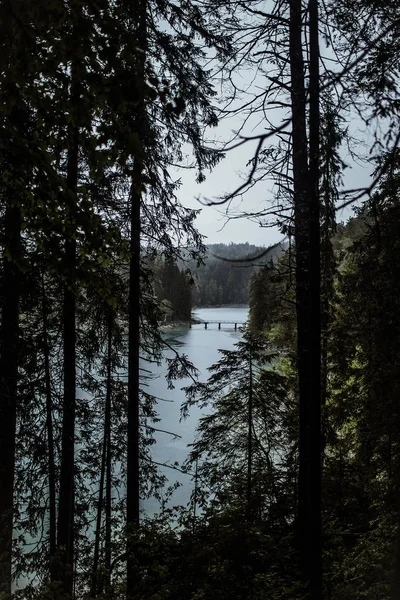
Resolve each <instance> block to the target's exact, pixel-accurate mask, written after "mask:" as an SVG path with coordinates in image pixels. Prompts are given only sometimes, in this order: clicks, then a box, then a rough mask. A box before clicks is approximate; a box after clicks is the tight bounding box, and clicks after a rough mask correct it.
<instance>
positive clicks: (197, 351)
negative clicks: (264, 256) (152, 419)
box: [143, 308, 249, 513]
mask: <svg viewBox="0 0 400 600" xmlns="http://www.w3.org/2000/svg"><path fill="white" fill-rule="evenodd" d="M248 312H249V310H248V308H201V309H197V310H195V311H194V312H193V317H194V318H195V319H199V320H201V321H207V322H210V321H218V322H221V330H218V324H217V323H209V325H208V328H207V330H206V329H205V328H204V325H201V324H199V325H193V326H192V328H191V329H189V328H185V329H174V330H171V331H170V332H168V333H167V334H166V338H167V340H168V342H169V343H170V344H171V345H172V346H173V347H175V348H176V350H178V351H179V352H181V353H184V354H186V355H187V356H188V358H189V360H190V361H192V363H193V364H194V365H195V366H196V367H197V369H198V370H199V379H200V380H201V381H205V380H206V379H207V377H208V373H207V369H208V367H210V366H211V365H212V364H214V363H215V362H217V360H218V359H219V354H218V350H219V349H223V350H231V349H232V348H233V346H234V344H235V343H236V342H237V341H238V340H239V339H240V337H241V333H240V331H236V332H235V330H234V323H238V327H239V326H240V325H242V324H243V323H245V322H246V320H247V317H248ZM223 321H229V324H228V323H223ZM165 356H166V357H172V356H173V353H172V352H171V351H166V352H165ZM151 370H152V375H153V377H154V378H153V379H152V380H151V381H149V387H148V391H149V392H150V393H152V394H153V395H154V396H157V397H158V398H160V400H159V403H158V413H159V415H160V418H161V421H160V423H158V424H157V425H156V427H159V428H160V429H165V430H168V431H171V432H173V433H175V434H177V435H179V436H180V438H178V439H174V438H173V437H172V436H171V435H168V434H166V433H156V435H155V437H156V440H157V443H156V444H155V445H154V446H153V449H152V456H153V459H154V460H155V461H157V462H160V463H166V464H171V465H173V464H174V463H175V462H178V463H183V462H184V460H185V459H186V457H187V455H188V445H189V444H191V443H193V440H194V436H195V429H196V425H197V422H198V420H199V417H200V415H201V411H200V410H199V409H197V408H195V407H194V408H192V409H191V411H190V416H189V417H188V418H187V419H186V420H184V421H182V422H180V407H181V404H182V402H183V401H184V400H185V394H184V392H183V391H182V390H181V388H182V387H183V386H185V385H188V384H189V383H190V381H189V379H187V380H182V381H177V382H176V386H175V389H174V390H168V388H167V385H166V382H165V372H166V363H165V361H163V364H162V365H160V366H157V365H152V366H151ZM162 471H163V472H164V473H165V474H166V475H167V476H168V478H169V481H170V482H174V481H179V482H180V483H181V487H180V488H178V489H177V490H176V492H175V493H174V497H173V501H172V504H173V505H176V504H186V503H187V502H188V500H189V497H190V493H191V491H192V485H193V484H192V481H191V478H190V476H189V475H184V474H181V473H179V472H177V471H175V470H172V469H169V468H164V467H163V468H162ZM143 508H145V510H146V512H149V513H152V512H157V511H158V508H159V505H158V503H157V502H156V501H153V500H151V501H150V500H149V501H146V503H145V504H144V505H143Z"/></svg>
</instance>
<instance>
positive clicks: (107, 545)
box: [104, 397, 112, 594]
mask: <svg viewBox="0 0 400 600" xmlns="http://www.w3.org/2000/svg"><path fill="white" fill-rule="evenodd" d="M109 410H110V417H109V423H110V426H109V428H108V432H107V433H108V435H107V440H106V446H107V455H106V513H105V542H104V566H105V572H106V574H105V592H106V594H107V593H109V591H110V588H111V510H112V506H111V502H112V500H111V486H112V473H111V397H110V405H109Z"/></svg>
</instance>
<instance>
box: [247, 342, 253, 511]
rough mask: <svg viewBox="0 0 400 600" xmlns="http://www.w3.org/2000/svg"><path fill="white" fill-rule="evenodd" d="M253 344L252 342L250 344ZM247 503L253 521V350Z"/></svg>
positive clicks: (248, 425)
mask: <svg viewBox="0 0 400 600" xmlns="http://www.w3.org/2000/svg"><path fill="white" fill-rule="evenodd" d="M250 343H251V342H250ZM247 421H248V422H247V499H246V500H247V501H246V519H247V522H248V523H251V521H252V512H253V511H252V484H253V481H252V465H253V365H252V357H251V350H249V398H248V417H247Z"/></svg>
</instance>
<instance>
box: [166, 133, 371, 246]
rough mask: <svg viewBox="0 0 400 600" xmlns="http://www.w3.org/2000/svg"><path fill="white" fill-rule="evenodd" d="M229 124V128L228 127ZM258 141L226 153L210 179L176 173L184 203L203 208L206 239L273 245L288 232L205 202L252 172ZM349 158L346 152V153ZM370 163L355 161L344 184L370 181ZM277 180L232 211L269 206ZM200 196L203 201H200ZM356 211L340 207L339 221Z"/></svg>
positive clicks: (248, 195) (225, 135) (224, 135)
mask: <svg viewBox="0 0 400 600" xmlns="http://www.w3.org/2000/svg"><path fill="white" fill-rule="evenodd" d="M231 126H232V124H230V125H228V126H223V127H222V128H221V129H220V132H219V134H218V136H217V137H218V140H219V141H222V140H224V139H228V137H229V136H230V135H231ZM228 128H229V130H228ZM254 149H255V145H254V144H253V145H251V143H249V144H248V145H243V146H241V147H240V148H238V149H236V150H232V151H229V152H227V153H226V156H225V158H224V159H222V160H221V162H220V163H219V164H218V165H217V166H216V167H215V168H214V170H213V171H212V172H211V173H206V180H205V181H204V182H202V183H200V184H199V183H196V181H195V172H194V170H187V169H185V170H180V171H177V172H176V173H175V174H174V175H175V176H176V177H179V178H180V179H181V181H182V185H181V187H180V189H179V192H178V198H179V200H180V201H181V203H182V204H183V205H184V206H186V207H189V208H194V209H200V210H201V212H200V214H199V216H198V218H197V220H196V224H197V228H198V230H199V231H200V233H202V234H203V235H204V236H206V239H205V243H208V244H214V243H225V244H229V243H230V242H235V243H245V242H248V243H250V244H254V245H257V246H267V247H268V246H270V245H272V244H275V243H277V242H278V241H280V240H282V239H283V238H284V236H283V235H282V233H281V232H280V231H279V229H278V228H277V227H262V226H260V224H259V223H257V222H253V221H251V220H249V219H248V218H239V219H227V216H226V207H225V206H221V207H216V206H204V203H205V202H206V201H207V200H213V199H217V198H218V197H220V196H221V195H223V194H224V193H226V192H230V191H232V190H234V189H236V188H237V186H238V185H240V183H241V182H242V180H243V177H244V175H245V174H246V173H248V168H246V163H247V162H248V160H249V159H250V158H251V156H252V155H253V152H254ZM343 158H344V159H345V160H347V159H346V156H345V154H344V153H343ZM370 171H371V169H370V168H368V165H365V164H364V165H362V164H357V163H355V162H354V161H351V167H349V168H348V169H346V170H345V173H344V187H345V188H347V189H350V188H351V189H353V188H359V187H363V186H366V185H368V182H369V180H370ZM273 192H274V190H273V183H272V182H270V181H265V182H264V183H260V184H257V186H256V187H255V188H253V189H252V190H250V191H249V192H248V193H246V194H244V195H243V196H242V198H241V200H235V202H234V203H233V204H232V205H231V207H230V208H231V211H232V210H233V211H234V212H236V213H240V212H241V211H242V210H243V211H247V212H253V211H257V210H262V209H265V207H266V206H267V205H268V202H269V201H270V200H271V199H272V197H273ZM199 200H200V201H199ZM352 214H353V207H349V208H345V209H342V210H340V211H337V215H336V218H337V221H338V222H345V221H347V220H348V219H349V218H350V217H351V215H352Z"/></svg>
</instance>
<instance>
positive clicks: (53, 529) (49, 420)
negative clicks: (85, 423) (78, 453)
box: [42, 274, 57, 581]
mask: <svg viewBox="0 0 400 600" xmlns="http://www.w3.org/2000/svg"><path fill="white" fill-rule="evenodd" d="M47 315H48V312H47V301H46V289H45V284H44V275H43V274H42V322H43V354H44V371H45V390H46V430H47V445H48V449H47V451H48V470H49V472H48V476H49V559H50V561H49V562H50V578H51V580H52V581H53V580H54V578H55V572H54V564H53V560H54V556H55V553H56V535H57V520H56V519H57V517H56V474H55V460H54V432H53V399H52V394H51V367H50V348H49V338H48V324H47Z"/></svg>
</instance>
